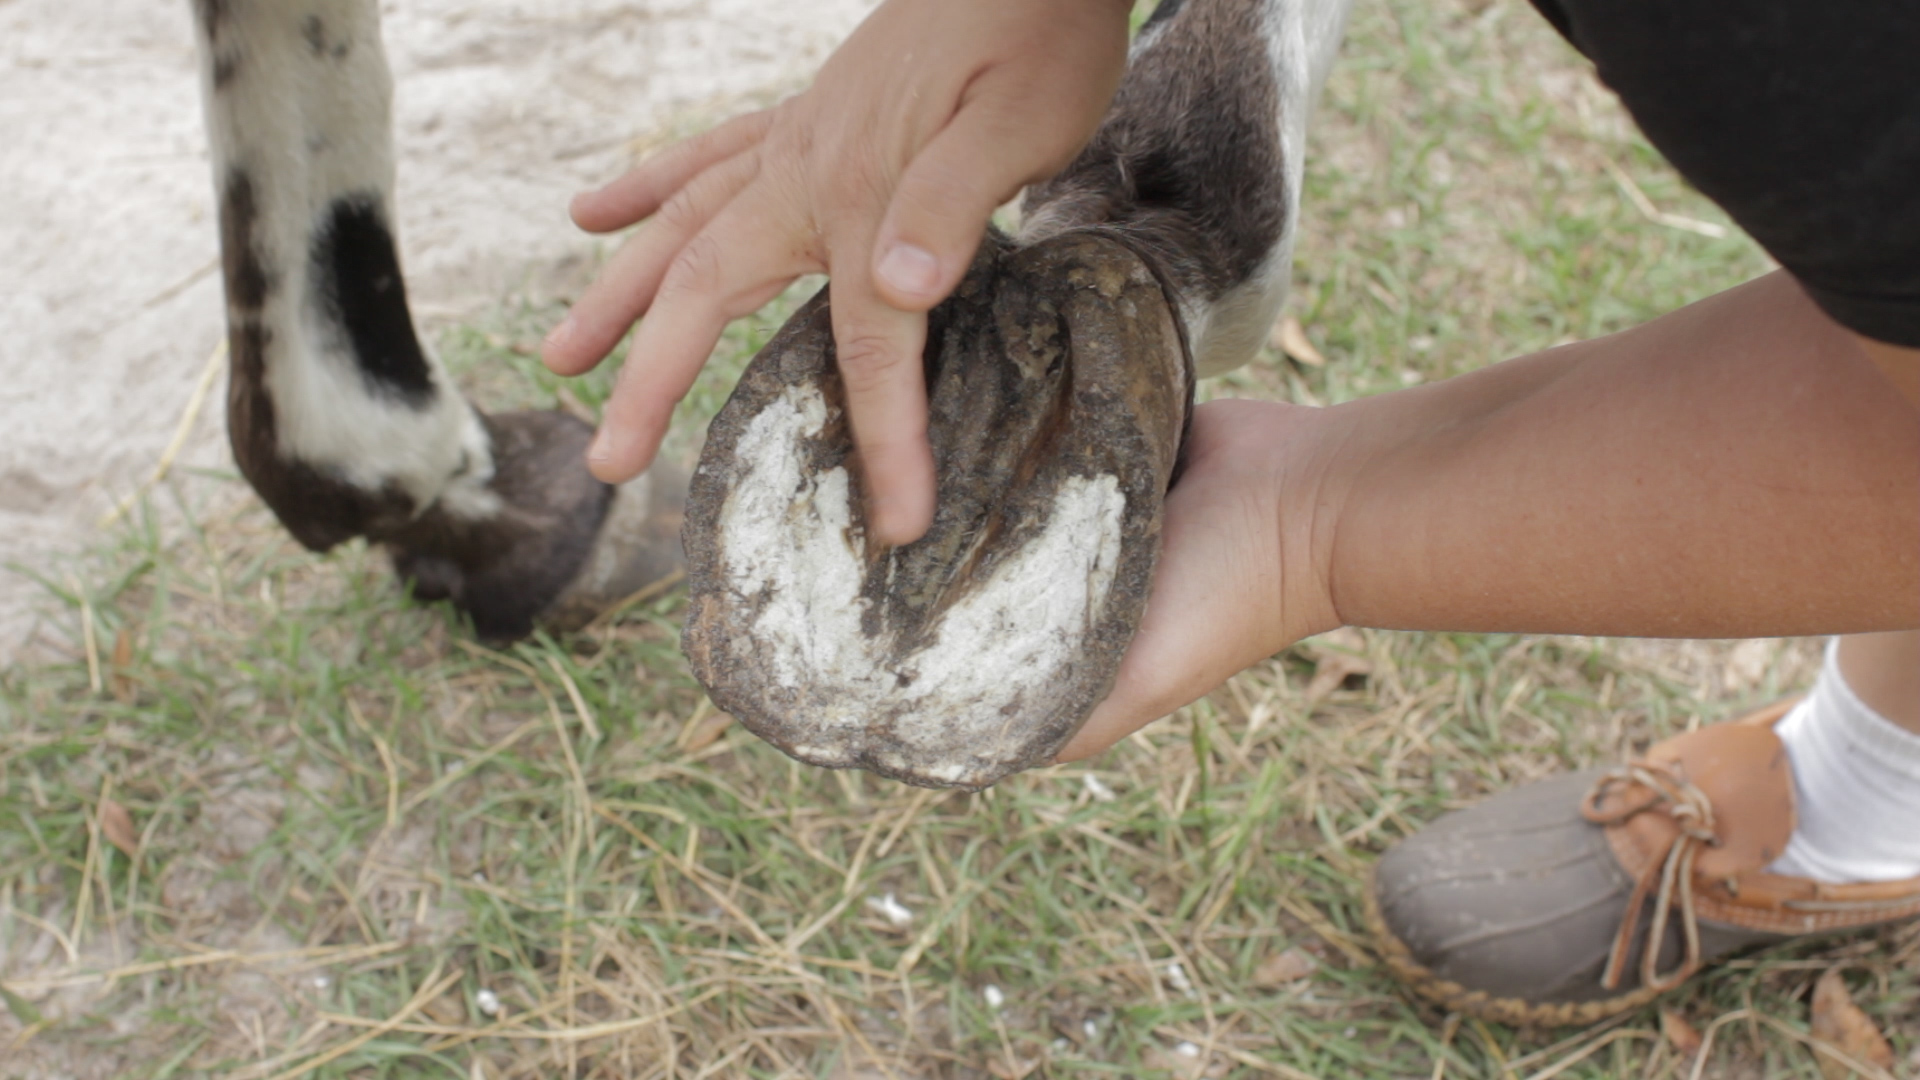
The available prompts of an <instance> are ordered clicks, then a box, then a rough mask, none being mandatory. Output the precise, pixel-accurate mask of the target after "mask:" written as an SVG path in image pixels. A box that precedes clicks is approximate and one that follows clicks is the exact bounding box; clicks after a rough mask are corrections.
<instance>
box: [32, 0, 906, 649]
mask: <svg viewBox="0 0 1920 1080" xmlns="http://www.w3.org/2000/svg"><path fill="white" fill-rule="evenodd" d="M871 6H872V0H809V2H808V3H806V4H793V3H786V2H781V0H548V2H540V3H534V2H531V0H397V2H394V0H389V2H387V3H385V4H383V11H384V16H385V21H386V37H387V42H388V53H389V59H390V62H391V64H392V67H393V70H394V77H395V129H396V141H397V143H398V159H399V171H400V190H399V197H398V198H399V218H400V236H401V244H402V248H403V255H404V259H405V264H406V266H407V269H408V273H409V278H410V282H409V287H410V290H411V292H412V295H413V298H414V299H415V301H416V305H417V308H418V313H419V315H420V317H421V320H422V321H423V322H424V323H426V324H427V328H428V331H429V333H428V336H429V337H431V336H432V330H433V327H434V324H436V323H439V324H442V325H444V323H445V322H446V321H447V320H450V319H456V318H460V317H463V316H470V315H472V314H474V313H476V312H478V311H480V310H483V309H484V308H486V307H487V306H488V305H490V304H493V303H496V302H497V301H499V300H500V299H502V298H503V297H506V296H509V295H513V294H524V293H527V292H529V291H531V292H534V293H544V294H546V295H554V294H555V293H556V292H559V293H563V294H564V293H565V292H566V291H567V290H569V289H570V288H573V287H577V285H578V284H579V283H580V282H581V281H582V280H583V276H584V273H585V268H586V267H588V266H590V265H591V262H592V255H593V253H594V251H595V250H596V243H597V241H595V240H593V239H592V238H590V237H587V236H585V235H584V234H582V233H580V232H578V231H577V230H575V229H574V228H573V227H572V225H571V224H570V223H569V222H568V221H567V219H566V204H567V200H568V198H569V197H570V196H571V195H572V194H573V193H574V192H576V191H578V190H580V189H581V188H583V187H585V186H588V185H590V184H593V183H596V182H599V181H602V180H605V179H607V178H610V177H612V176H613V175H615V174H616V173H618V171H619V170H620V169H621V168H623V167H624V166H625V165H626V164H627V163H628V162H629V160H630V159H631V158H632V157H633V156H634V155H635V154H636V153H637V152H642V151H644V150H645V149H646V148H648V147H650V146H652V145H656V144H658V143H659V142H661V141H663V140H664V139H665V138H666V137H667V136H669V135H671V134H674V133H677V132H688V131H692V130H696V129H698V128H699V127H702V126H704V125H705V124H706V123H708V122H710V121H712V120H715V119H719V118H722V117H724V116H726V115H729V114H731V113H734V112H737V111H740V110H742V109H744V108H747V107H750V106H752V105H755V104H760V103H764V102H766V101H770V100H773V99H774V98H776V97H778V96H779V95H781V94H783V93H785V92H787V91H790V90H792V89H794V88H796V87H798V86H800V85H803V84H804V81H805V79H806V78H807V76H808V75H809V73H810V72H812V71H813V70H814V69H815V68H817V67H818V66H819V63H820V61H821V60H822V59H824V58H825V56H826V55H827V53H828V52H829V51H831V49H832V48H833V46H834V45H835V44H836V43H838V42H839V41H840V40H841V39H842V38H843V37H845V35H846V34H847V33H848V32H849V31H850V30H851V29H852V28H853V26H854V25H855V24H856V23H857V22H858V21H859V19H860V17H861V16H862V15H863V14H865V12H866V11H867V10H868V9H869V8H870V7H871ZM0 133H4V139H0V146H4V147H5V149H4V151H0V190H5V191H6V192H7V193H8V205H9V207H11V208H13V209H11V210H10V211H9V212H8V213H6V214H4V215H0V251H5V252H6V255H5V257H4V259H0V366H3V367H4V370H5V371H6V372H7V373H8V378H7V379H6V380H5V381H4V383H0V567H4V566H6V565H8V564H13V563H18V564H22V565H25V566H27V567H31V568H36V569H40V570H42V571H44V570H45V569H46V568H48V567H50V566H53V565H54V564H56V563H57V562H58V561H59V559H60V557H61V556H62V555H68V554H72V553H74V552H75V551H76V549H79V548H81V547H84V546H85V545H86V544H88V543H89V542H91V541H92V540H93V539H94V537H95V536H96V535H97V530H98V527H99V526H98V522H99V521H100V518H101V516H102V514H103V513H105V512H106V511H108V510H109V509H110V508H111V507H112V506H113V505H114V502H115V501H116V499H117V498H119V497H120V496H123V495H125V494H127V493H128V492H130V491H132V490H134V488H135V487H136V486H137V485H138V484H139V483H140V482H141V481H142V480H143V479H144V478H145V477H146V476H147V475H148V474H149V473H150V472H151V470H152V469H153V466H154V464H155V463H156V461H157V460H158V459H159V458H160V455H161V453H162V451H163V449H164V448H165V446H166V445H167V442H168V440H169V439H170V438H172V436H173V432H174V429H175V428H176V427H177V426H178V425H179V423H180V420H181V418H182V416H183V415H185V413H186V410H187V403H188V401H189V399H190V398H191V397H192V394H193V389H194V386H195V384H196V382H197V381H198V380H199V378H200V374H201V372H202V371H203V370H204V369H205V367H206V364H207V361H208V357H209V356H210V355H211V353H212V351H213V349H214V347H215V345H216V343H217V342H218V341H219V339H220V336H221V318H220V316H221V299H220V283H219V280H218V276H217V275H216V274H215V273H214V258H215V235H214V221H213V196H212V184H211V181H210V180H209V176H208V169H209V166H208V161H207V149H206V139H205V136H204V134H203V133H202V130H201V123H200V104H199V100H198V78H197V75H196V65H195V60H194V47H193V35H192V28H191V24H190V22H189V18H188V5H187V4H186V3H185V2H184V0H165V2H160V0H88V2H87V3H80V4H76V3H71V2H68V0H8V2H4V3H0ZM223 400H224V398H223V395H222V393H221V390H220V386H219V384H216V386H215V392H214V393H213V394H211V395H209V397H208V399H207V405H206V407H205V408H204V409H203V410H202V412H201V413H200V415H199V417H198V420H197V423H196V424H195V425H194V427H193V430H192V434H191V437H190V438H189V440H188V442H187V444H186V446H185V449H184V451H183V453H182V454H181V455H180V457H179V459H178V462H177V465H178V466H182V467H208V468H216V469H223V470H226V469H231V468H232V465H231V461H230V458H229V456H228V452H227V449H226V446H225V437H224V429H223V423H224V421H223V419H222V409H221V405H220V403H221V402H222V401H223ZM164 501H165V500H164V497H162V498H160V499H156V502H164ZM41 597H42V593H41V590H40V588H39V587H38V586H37V585H35V584H34V583H33V582H32V581H31V579H29V578H28V577H25V576H23V575H21V574H18V573H15V572H10V571H6V570H0V663H4V662H6V661H7V660H9V659H11V658H14V657H15V656H17V655H18V654H19V650H20V649H21V646H22V644H23V642H24V641H25V640H26V639H27V637H28V635H29V633H30V630H31V626H32V612H33V610H34V608H35V606H36V604H37V603H39V602H40V601H41Z"/></svg>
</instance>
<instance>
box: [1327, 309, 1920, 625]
mask: <svg viewBox="0 0 1920 1080" xmlns="http://www.w3.org/2000/svg"><path fill="white" fill-rule="evenodd" d="M1340 411H1344V412H1345V413H1346V415H1345V416H1344V417H1342V418H1341V420H1342V425H1341V426H1342V427H1343V428H1344V429H1345V430H1346V431H1348V432H1349V433H1350V435H1349V437H1348V438H1347V439H1346V440H1345V444H1344V445H1345V446H1346V449H1345V450H1343V451H1342V453H1341V455H1340V456H1339V457H1338V458H1337V459H1336V460H1335V462H1334V464H1332V465H1331V466H1330V470H1331V472H1330V476H1329V479H1328V483H1329V485H1330V486H1331V488H1332V489H1333V490H1334V491H1335V492H1336V493H1337V495H1336V498H1337V499H1338V501H1339V503H1340V505H1341V511H1340V513H1339V515H1338V519H1337V525H1336V526H1335V527H1334V528H1333V529H1330V530H1328V532H1327V534H1326V535H1325V536H1324V537H1323V538H1322V540H1323V543H1322V545H1321V546H1322V552H1321V554H1320V557H1319V558H1320V560H1322V565H1323V566H1325V567H1326V568H1327V569H1326V578H1327V580H1328V581H1329V583H1330V591H1331V595H1332V600H1333V604H1334V606H1335V608H1336V610H1337V611H1338V612H1339V615H1340V618H1341V619H1342V620H1344V621H1346V622H1348V623H1353V624H1356V625H1366V626H1382V627H1402V628H1429V629H1439V628H1445V629H1454V630H1507V631H1532V632H1566V633H1591V634H1635V635H1663V636H1664V635H1671V636H1688V637H1713V636H1761V635H1774V634H1796V633H1831V632H1847V631H1859V630H1873V629H1892V628H1898V627H1910V626H1916V625H1920V414H1916V411H1915V409H1914V407H1913V406H1912V405H1911V404H1909V403H1908V402H1907V401H1906V400H1905V399H1904V398H1903V397H1902V396H1901V395H1900V394H1899V393H1897V392H1896V391H1895V390H1894V388H1893V387H1892V386H1891V385H1889V384H1888V382H1887V380H1886V379H1885V378H1884V377H1883V376H1882V375H1881V374H1880V372H1879V371H1877V370H1876V369H1875V367H1874V366H1873V365H1872V364H1871V363H1870V362H1869V361H1868V360H1867V358H1866V357H1865V356H1864V355H1863V354H1862V353H1861V351H1860V349H1859V347H1858V346H1857V344H1856V343H1855V342H1854V341H1853V339H1852V338H1851V337H1849V336H1848V335H1847V334H1846V333H1845V332H1844V331H1841V330H1839V329H1838V328H1837V327H1835V326H1834V325H1833V324H1832V323H1831V322H1829V321H1828V320H1827V319H1826V318H1825V317H1824V316H1823V315H1821V314H1820V313H1819V311H1818V309H1816V308H1815V307H1814V306H1813V305H1812V303H1811V302H1810V301H1809V300H1808V299H1807V298H1806V297H1805V295H1804V294H1803V293H1802V292H1801V291H1800V290H1799V288H1798V286H1796V285H1794V284H1793V282H1792V281H1791V280H1790V279H1788V278H1787V277H1786V276H1785V275H1784V274H1775V275H1771V276H1769V277H1767V278H1763V279H1761V280H1760V281H1756V282H1753V283H1751V284H1749V285H1746V286H1743V287H1741V288H1739V289H1735V290H1731V291H1730V292H1727V293H1724V294H1721V295H1719V296H1716V297H1713V298H1711V299H1709V300H1706V301H1703V302H1701V303H1699V304H1695V305H1693V306H1691V307H1688V308H1685V309H1682V310H1681V311H1678V312H1675V313H1674V314H1672V315H1669V316H1667V317H1666V318H1663V319H1660V320H1657V321H1655V322H1653V323H1649V324H1647V325H1645V326H1642V327H1638V328H1635V329H1634V330H1630V331H1627V332H1625V333H1621V334H1616V335H1613V336H1612V337H1608V338H1603V339H1600V340H1597V341H1592V342H1584V343H1581V344H1577V345H1572V346H1567V347H1565V348H1562V349H1557V350H1553V351H1550V352H1547V353H1543V354H1539V355H1535V356H1531V357H1525V358H1522V359H1520V360H1515V361H1511V362H1509V363H1506V364H1501V365H1497V366H1495V367H1493V368H1489V369H1486V370H1484V371H1482V372H1478V373H1475V374H1474V375H1471V376H1466V377H1463V378H1459V379H1453V380H1449V381H1448V382H1446V383H1441V384H1436V385H1434V386H1431V387H1424V388H1421V389H1419V390H1414V391H1408V392H1404V393H1398V394H1393V395H1389V396H1383V397H1380V398H1374V399H1368V400H1365V401H1359V402H1354V403H1352V404H1350V405H1346V406H1342V407H1340V410H1336V412H1340ZM1329 419H1333V418H1332V417H1329Z"/></svg>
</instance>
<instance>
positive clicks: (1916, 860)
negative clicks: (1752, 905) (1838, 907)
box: [1769, 638, 1920, 885]
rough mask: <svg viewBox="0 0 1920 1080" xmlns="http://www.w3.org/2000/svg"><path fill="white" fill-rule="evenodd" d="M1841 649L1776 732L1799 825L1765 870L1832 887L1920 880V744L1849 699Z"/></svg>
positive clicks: (1832, 651)
mask: <svg viewBox="0 0 1920 1080" xmlns="http://www.w3.org/2000/svg"><path fill="white" fill-rule="evenodd" d="M1838 645H1839V639H1837V638H1836V639H1834V640H1833V641H1830V642H1828V644H1827V662H1826V664H1825V666H1823V667H1822V668H1821V669H1820V678H1819V679H1818V680H1816V681H1815V682H1814V684H1813V692H1812V693H1810V694H1808V695H1807V698H1806V700H1805V701H1802V702H1801V703H1800V704H1798V705H1796V706H1794V707H1793V711H1792V712H1789V713H1788V714H1787V715H1786V717H1785V718H1784V719H1782V720H1781V721H1780V723H1779V724H1778V725H1776V726H1775V727H1774V731H1775V732H1776V733H1778V734H1779V736H1780V741H1781V742H1783V743H1785V744H1786V746H1787V758H1788V760H1790V761H1791V762H1792V763H1793V789H1794V790H1793V794H1794V800H1795V803H1796V807H1795V809H1796V810H1797V811H1798V814H1799V824H1798V825H1797V826H1796V827H1795V829H1794V830H1793V838H1792V839H1791V840H1789V841H1788V842H1787V850H1786V852H1785V854H1783V855H1781V856H1780V858H1779V859H1778V860H1777V861H1775V862H1774V864H1773V865H1772V866H1771V867H1769V869H1771V870H1772V871H1773V872H1774V873H1776V874H1792V875H1795V876H1798V877H1808V878H1812V879H1814V880H1815V881H1823V882H1826V883H1827V884H1829V885H1845V884H1849V883H1853V882H1861V881H1897V880H1899V879H1901V878H1910V877H1914V876H1916V875H1920V735H1916V734H1914V733H1913V732H1911V731H1907V730H1905V729H1904V728H1901V727H1898V726H1896V725H1895V724H1894V723H1893V722H1892V721H1891V720H1888V719H1887V718H1886V717H1884V716H1881V715H1880V714H1879V713H1877V712H1875V711H1873V710H1872V709H1870V708H1868V707H1867V704H1866V703H1865V702H1863V701H1861V700H1860V699H1859V697H1857V696H1856V695H1855V694H1854V692H1853V688H1852V687H1850V686H1848V685H1847V680H1846V678H1845V677H1843V676H1842V675H1841V674H1840V662H1839V660H1838V659H1837V657H1838V652H1837V648H1838Z"/></svg>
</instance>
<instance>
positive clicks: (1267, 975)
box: [1253, 946, 1320, 990]
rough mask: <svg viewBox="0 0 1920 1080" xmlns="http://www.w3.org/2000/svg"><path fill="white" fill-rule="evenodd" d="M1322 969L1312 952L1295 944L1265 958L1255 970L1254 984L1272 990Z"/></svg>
mask: <svg viewBox="0 0 1920 1080" xmlns="http://www.w3.org/2000/svg"><path fill="white" fill-rule="evenodd" d="M1318 970H1320V961H1319V959H1318V958H1317V957H1315V956H1314V955H1313V954H1312V953H1310V952H1308V951H1307V950H1305V949H1302V948H1300V947H1299V946H1295V947H1293V948H1291V949H1285V950H1282V951H1281V952H1277V953H1275V954H1273V955H1272V956H1269V957H1267V958H1266V959H1265V960H1262V961H1260V966H1259V967H1257V968H1255V969H1254V971H1253V985H1255V986H1257V987H1260V988H1261V989H1263V990H1272V989H1276V988H1278V987H1282V986H1285V985H1287V984H1288V983H1291V982H1299V981H1300V980H1301V979H1304V978H1306V977H1307V976H1309V975H1311V974H1313V973H1314V972H1316V971H1318Z"/></svg>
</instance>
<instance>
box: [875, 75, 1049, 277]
mask: <svg viewBox="0 0 1920 1080" xmlns="http://www.w3.org/2000/svg"><path fill="white" fill-rule="evenodd" d="M1006 81H1007V82H1011V80H1006ZM1009 98H1010V95H1009V94H1007V93H1004V92H1002V93H996V92H994V91H993V89H992V88H991V86H986V87H982V86H978V85H976V88H975V90H974V92H973V93H971V94H970V95H969V97H968V100H966V101H964V102H963V103H962V104H961V106H960V110H959V111H958V112H957V113H955V114H954V117H953V119H952V120H951V121H949V122H948V124H947V126H946V127H945V128H943V129H941V131H940V132H939V134H937V135H935V136H934V137H933V139H932V140H931V141H929V142H928V143H927V145H926V146H925V147H924V148H923V149H922V150H921V151H920V153H919V154H918V155H917V156H916V157H915V158H914V159H913V161H912V162H911V163H909V164H908V166H907V169H906V171H905V172H904V173H902V174H901V176H900V181H899V183H898V184H897V185H896V186H895V188H894V193H893V199H892V201H891V203H890V204H889V205H888V207H887V214H886V217H885V218H884V219H883V220H882V221H881V224H880V230H879V232H878V233H877V234H876V235H875V243H874V252H873V281H874V287H875V291H876V292H877V293H879V295H880V298H881V299H882V300H884V301H885V302H886V303H887V304H888V305H889V306H891V307H894V308H898V309H900V310H902V311H926V310H928V309H929V308H932V307H933V306H934V305H935V304H938V303H939V302H940V301H941V300H943V299H945V298H946V296H947V294H948V293H950V292H952V291H953V289H954V287H955V286H957V285H958V284H960V278H961V277H962V276H963V275H965V274H966V272H967V266H968V264H969V263H971V262H972V261H973V253H974V250H975V249H976V248H978V247H979V246H980V237H981V234H982V233H983V232H985V230H986V224H987V220H988V219H989V218H991V217H992V216H993V212H994V210H995V209H996V208H998V207H999V206H1000V205H1001V204H1002V203H1004V202H1006V201H1007V200H1008V199H1010V198H1012V197H1013V195H1014V193H1015V192H1017V191H1019V190H1020V188H1021V186H1022V185H1024V184H1026V183H1028V182H1029V181H1031V180H1034V179H1038V178H1040V177H1043V176H1048V175H1051V174H1052V173H1053V172H1054V171H1055V170H1056V169H1058V168H1059V167H1060V166H1061V165H1063V164H1064V163H1065V161H1066V160H1067V159H1068V158H1069V157H1070V156H1071V155H1072V153H1073V152H1074V151H1075V150H1076V149H1078V147H1079V141H1078V140H1077V139H1076V138H1075V137H1074V136H1073V135H1072V134H1070V133H1068V132H1067V131H1065V130H1064V129H1065V128H1066V127H1067V126H1068V125H1065V124H1060V123H1051V124H1049V123H1039V124H1036V123H1035V122H1034V121H1035V117H1034V116H1033V109H1032V108H1031V106H1028V107H1026V108H1025V109H1024V114H1023V111H1022V110H1020V109H1019V108H1018V107H1017V105H1016V103H1015V102H1013V101H1011V100H1009ZM1055 129H1058V130H1055ZM1062 144H1066V145H1062Z"/></svg>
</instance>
